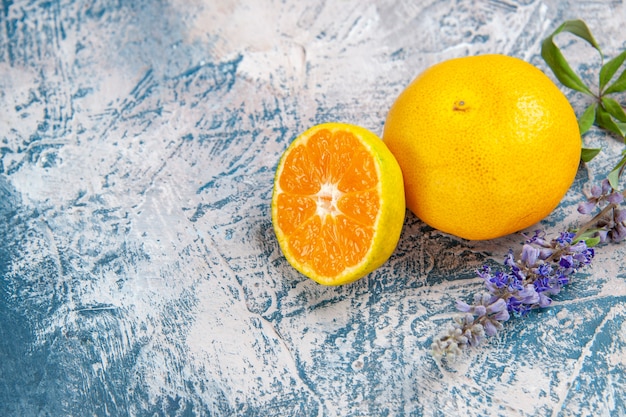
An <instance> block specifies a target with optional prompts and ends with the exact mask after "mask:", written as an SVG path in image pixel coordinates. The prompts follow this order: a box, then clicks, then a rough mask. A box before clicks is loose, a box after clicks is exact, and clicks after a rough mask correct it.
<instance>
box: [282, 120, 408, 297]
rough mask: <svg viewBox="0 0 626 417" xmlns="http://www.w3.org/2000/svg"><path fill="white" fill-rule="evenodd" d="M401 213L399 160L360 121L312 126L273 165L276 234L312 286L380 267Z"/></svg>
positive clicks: (398, 230) (337, 282)
mask: <svg viewBox="0 0 626 417" xmlns="http://www.w3.org/2000/svg"><path fill="white" fill-rule="evenodd" d="M405 211H406V206H405V199H404V185H403V180H402V172H401V171H400V166H399V165H398V163H397V161H396V159H395V157H394V156H393V155H392V154H391V152H390V151H389V149H387V146H386V145H385V143H384V142H383V141H382V140H381V139H380V138H379V137H378V136H377V135H375V134H374V133H372V132H370V131H369V130H367V129H364V128H362V127H359V126H354V125H350V124H344V123H324V124H320V125H317V126H314V127H312V128H310V129H309V130H307V131H306V132H304V133H302V134H301V135H300V136H298V137H297V138H296V139H295V140H294V141H293V142H292V143H291V145H290V146H289V147H288V148H287V150H286V151H285V153H284V154H283V156H282V158H281V160H280V162H279V164H278V168H277V170H276V176H275V178H274V190H273V194H272V223H273V225H274V231H275V233H276V237H277V239H278V242H279V245H280V248H281V250H282V252H283V254H284V255H285V257H286V258H287V260H288V261H289V263H290V264H291V265H292V266H293V267H294V268H295V269H297V270H298V271H300V272H301V273H302V274H304V275H306V276H307V277H309V278H311V279H313V280H314V281H316V282H318V283H320V284H324V285H341V284H347V283H349V282H353V281H356V280H357V279H359V278H361V277H363V276H365V275H366V274H368V273H370V272H372V271H373V270H374V269H376V268H378V267H379V266H381V265H382V264H383V263H384V262H385V261H386V260H387V259H388V258H389V257H390V256H391V254H392V253H393V251H394V250H395V248H396V246H397V244H398V240H399V238H400V233H401V231H402V225H403V223H404V215H405Z"/></svg>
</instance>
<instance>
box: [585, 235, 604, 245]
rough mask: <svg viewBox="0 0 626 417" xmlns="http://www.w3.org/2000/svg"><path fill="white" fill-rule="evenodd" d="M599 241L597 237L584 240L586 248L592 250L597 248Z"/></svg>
mask: <svg viewBox="0 0 626 417" xmlns="http://www.w3.org/2000/svg"><path fill="white" fill-rule="evenodd" d="M600 242H601V240H600V238H599V237H597V236H596V237H588V238H587V239H585V244H586V245H587V247H588V248H593V247H594V246H597V245H598V243H600Z"/></svg>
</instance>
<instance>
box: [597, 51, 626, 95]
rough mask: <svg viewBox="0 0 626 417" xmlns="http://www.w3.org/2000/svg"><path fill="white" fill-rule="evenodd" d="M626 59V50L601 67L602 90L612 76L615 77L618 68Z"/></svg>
mask: <svg viewBox="0 0 626 417" xmlns="http://www.w3.org/2000/svg"><path fill="white" fill-rule="evenodd" d="M625 59H626V51H624V52H622V53H621V54H619V55H618V56H616V57H615V58H613V59H611V60H610V61H609V62H607V63H606V64H604V65H603V66H602V68H601V69H600V91H602V90H603V89H604V86H605V85H606V84H607V83H608V82H609V81H611V78H613V76H614V75H615V73H616V72H617V70H618V68H619V67H620V66H621V65H622V64H623V63H624V60H625Z"/></svg>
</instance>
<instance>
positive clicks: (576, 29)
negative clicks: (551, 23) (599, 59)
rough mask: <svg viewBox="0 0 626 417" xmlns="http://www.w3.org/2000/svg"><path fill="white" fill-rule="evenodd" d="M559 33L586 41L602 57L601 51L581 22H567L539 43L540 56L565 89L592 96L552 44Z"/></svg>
mask: <svg viewBox="0 0 626 417" xmlns="http://www.w3.org/2000/svg"><path fill="white" fill-rule="evenodd" d="M561 32H569V33H571V34H573V35H576V36H578V37H579V38H581V39H584V40H585V41H587V42H588V43H589V44H590V45H591V46H593V47H594V48H595V49H596V50H597V51H598V52H599V53H600V56H602V51H601V50H600V47H599V46H598V43H597V42H596V40H595V39H594V37H593V35H592V34H591V32H590V31H589V28H588V27H587V25H586V24H585V22H583V21H582V20H568V21H566V22H564V23H563V24H562V25H561V26H559V27H558V28H557V29H556V30H555V31H554V32H552V34H551V35H550V36H548V37H547V38H545V39H544V40H543V42H542V43H541V56H542V57H543V59H544V61H546V63H547V64H548V66H549V67H550V69H551V70H552V72H554V75H555V76H556V78H557V79H558V80H559V81H560V82H561V83H562V84H563V85H564V86H566V87H569V88H571V89H573V90H576V91H580V92H581V93H585V94H589V95H591V96H593V93H592V92H591V90H590V89H589V87H587V86H586V85H585V83H584V82H583V81H582V80H581V79H580V77H578V75H576V73H575V72H574V70H573V69H572V68H571V67H570V65H569V64H568V63H567V60H566V59H565V57H564V56H563V54H562V53H561V50H560V49H559V48H558V47H557V46H556V44H555V43H554V37H555V36H556V35H558V34H559V33H561Z"/></svg>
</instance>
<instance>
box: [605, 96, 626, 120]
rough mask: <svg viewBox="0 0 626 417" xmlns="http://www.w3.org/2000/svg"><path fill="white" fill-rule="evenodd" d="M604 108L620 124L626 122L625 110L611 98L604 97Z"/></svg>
mask: <svg viewBox="0 0 626 417" xmlns="http://www.w3.org/2000/svg"><path fill="white" fill-rule="evenodd" d="M602 107H604V109H605V110H606V111H607V112H608V113H609V114H610V115H611V116H613V118H615V119H617V120H619V121H620V122H626V113H624V109H623V108H622V106H621V105H620V104H619V103H618V102H617V101H615V100H613V99H612V98H610V97H602Z"/></svg>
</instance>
